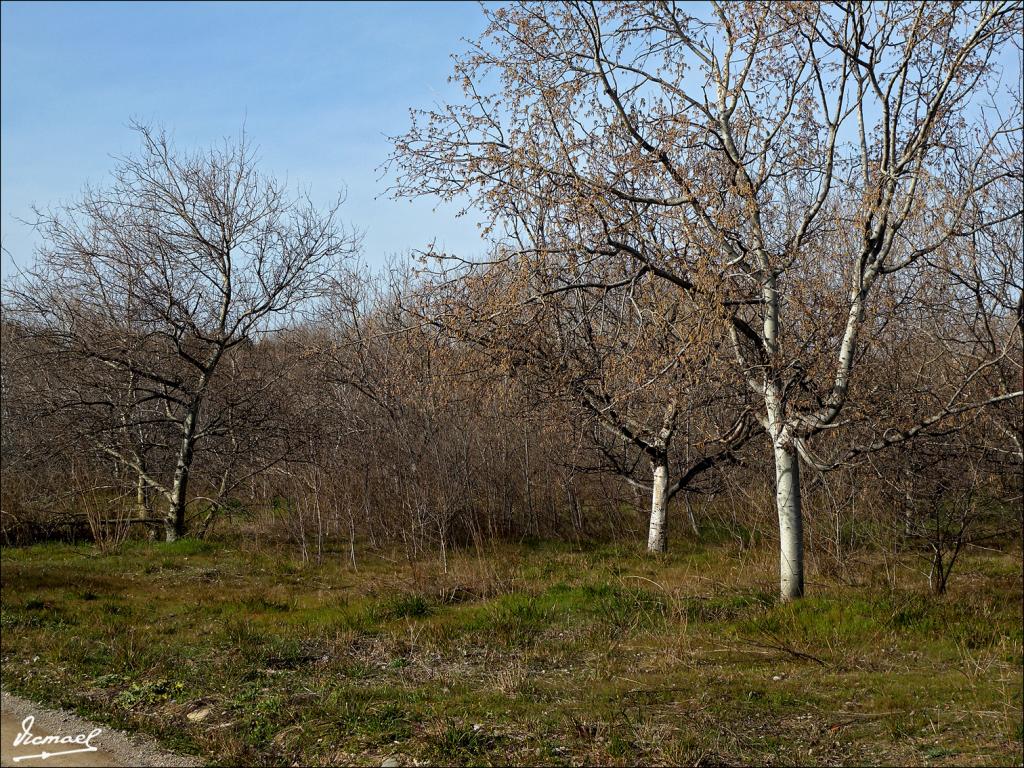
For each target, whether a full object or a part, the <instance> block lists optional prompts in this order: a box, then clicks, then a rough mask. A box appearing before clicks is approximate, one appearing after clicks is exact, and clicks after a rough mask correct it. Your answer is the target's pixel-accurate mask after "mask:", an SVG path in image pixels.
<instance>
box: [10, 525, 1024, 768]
mask: <svg viewBox="0 0 1024 768" xmlns="http://www.w3.org/2000/svg"><path fill="white" fill-rule="evenodd" d="M673 549H674V552H673V553H672V554H669V555H667V556H663V557H656V558H651V557H647V556H645V555H643V554H642V553H640V552H639V551H637V550H635V549H633V548H630V547H627V546H623V545H600V544H598V545H587V546H583V547H579V548H573V547H570V546H568V545H557V544H550V543H543V542H530V543H528V544H524V545H523V546H520V547H514V546H501V547H496V548H494V549H492V550H491V551H489V552H488V553H486V554H484V555H479V554H475V553H456V554H455V555H453V556H452V557H451V558H450V560H449V567H448V571H447V572H444V571H442V569H441V568H440V567H439V563H437V562H434V561H421V562H417V563H407V562H405V561H403V560H401V558H393V559H392V558H384V557H380V558H364V559H363V561H362V562H360V568H359V571H358V572H353V571H351V570H350V569H348V568H347V567H346V558H345V555H344V554H343V553H337V556H336V558H335V559H334V560H333V561H332V562H330V563H327V564H324V565H321V566H315V565H304V564H302V563H301V562H298V561H296V560H294V559H292V558H291V557H290V556H288V555H286V554H281V553H276V552H260V551H250V550H245V549H241V548H239V547H236V546H232V545H231V544H227V543H210V542H197V541H189V540H185V541H180V542H176V543H174V544H149V543H142V542H131V543H128V544H126V545H124V546H123V547H122V548H121V549H120V550H118V551H115V552H112V553H109V554H101V553H99V552H98V551H96V550H95V549H93V548H91V547H88V546H67V545H59V544H46V545H39V546H34V547H26V548H6V549H4V550H3V551H2V553H0V559H2V567H3V586H2V601H0V626H2V630H3V639H4V642H3V658H2V661H3V664H2V680H3V686H4V688H5V689H6V690H11V691H15V692H18V693H21V694H23V695H25V696H28V697H30V698H33V699H36V700H38V701H41V702H44V703H46V704H49V705H54V706H63V707H70V708H73V709H76V710H77V711H78V712H79V713H81V714H83V715H85V716H87V717H92V718H95V719H98V720H102V721H104V722H108V723H112V724H114V725H116V726H120V727H126V728H132V729H136V730H141V731H145V732H148V733H150V734H151V735H153V736H155V737H156V738H158V739H160V740H161V741H163V742H164V743H165V744H166V745H167V746H168V747H169V748H172V749H178V750H182V751H187V752H191V753H195V754H199V755H202V756H203V757H204V758H205V759H206V760H209V761H211V762H214V763H219V764H239V763H244V764H266V765H269V764H292V763H299V764H304V765H316V764H330V763H346V764H347V763H355V764H365V765H374V764H376V765H379V764H380V761H381V759H382V758H383V757H384V756H387V755H400V756H403V759H404V760H406V761H407V762H409V763H411V761H412V760H413V759H416V760H419V761H420V762H421V763H428V764H469V765H476V764H509V763H515V764H522V763H526V764H534V763H544V764H565V765H569V764H579V763H588V764H599V765H631V764H635V763H638V762H639V763H653V764H689V763H696V762H703V763H708V762H725V763H729V764H734V763H738V764H761V763H766V762H774V763H786V764H794V763H796V764H837V763H856V764H908V765H961V764H979V765H982V764H985V765H999V764H1019V763H1020V762H1021V757H1022V755H1021V749H1022V747H1021V739H1022V732H1021V726H1020V723H1021V716H1022V672H1021V665H1022V661H1024V658H1022V642H1024V641H1022V626H1021V622H1022V615H1021V614H1022V611H1021V599H1022V592H1021V555H1020V552H1016V551H1015V552H1012V553H1003V554H1000V553H991V552H990V553H969V554H967V555H966V556H965V557H964V559H963V561H962V563H960V564H958V570H957V573H955V574H954V576H953V580H952V582H951V584H950V593H949V594H948V595H946V596H945V597H942V598H936V597H933V596H932V595H930V594H929V593H928V592H927V590H926V588H925V586H926V585H925V583H924V577H923V576H922V575H920V574H915V573H914V572H913V570H912V568H913V566H914V565H915V563H914V561H913V560H912V559H911V558H910V557H909V556H908V558H907V560H906V561H905V563H903V565H902V566H901V573H905V574H907V575H906V576H905V577H904V584H903V585H902V586H901V588H900V589H899V590H891V589H889V588H888V587H887V586H883V582H882V581H879V580H878V579H877V578H876V574H877V570H878V569H876V568H875V564H874V563H872V561H871V558H870V555H868V554H865V555H864V556H863V557H862V560H863V563H862V565H861V566H860V569H859V570H854V571H853V572H848V573H846V574H845V575H844V582H843V583H839V582H835V581H832V580H830V579H829V578H828V576H827V575H825V574H823V573H820V572H818V571H817V570H816V569H815V568H814V567H813V563H812V567H811V568H810V571H809V573H808V582H809V584H810V587H809V596H808V597H807V598H805V599H804V600H802V601H799V602H797V603H793V604H780V603H778V602H777V601H775V599H774V598H773V596H772V591H771V590H772V584H773V582H774V564H773V557H772V552H771V551H770V549H769V548H768V547H767V545H765V546H762V547H755V548H754V549H749V548H744V549H742V550H740V549H738V548H737V547H735V546H734V544H733V543H732V542H730V541H728V540H726V539H724V538H723V539H722V540H721V541H718V540H715V541H712V542H711V543H700V542H693V541H679V542H674V546H673ZM889 566H890V568H891V567H892V566H893V564H892V563H891V562H890V563H889ZM903 566H907V567H903ZM852 584H856V586H852ZM200 709H209V710H210V713H209V714H208V715H207V716H206V717H204V718H203V719H201V720H199V721H197V722H193V721H190V720H189V719H188V718H187V717H186V716H187V715H188V714H189V713H191V712H195V711H197V710H200Z"/></svg>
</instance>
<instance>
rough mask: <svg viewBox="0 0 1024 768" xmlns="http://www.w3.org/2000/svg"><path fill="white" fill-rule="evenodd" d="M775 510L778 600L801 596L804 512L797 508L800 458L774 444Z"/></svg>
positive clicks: (793, 451) (786, 447)
mask: <svg viewBox="0 0 1024 768" xmlns="http://www.w3.org/2000/svg"><path fill="white" fill-rule="evenodd" d="M775 507H776V510H777V511H778V514H779V597H780V598H781V599H782V600H784V601H787V600H795V599H797V598H800V597H803V594H804V536H803V516H802V515H803V511H802V509H801V506H800V458H799V457H798V456H797V453H796V451H795V450H794V448H793V446H792V445H789V444H786V443H782V442H779V441H776V443H775Z"/></svg>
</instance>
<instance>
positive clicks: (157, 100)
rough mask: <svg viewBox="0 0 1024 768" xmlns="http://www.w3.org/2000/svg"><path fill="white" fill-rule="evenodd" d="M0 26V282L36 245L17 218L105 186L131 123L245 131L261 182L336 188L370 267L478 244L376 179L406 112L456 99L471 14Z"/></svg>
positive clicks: (251, 16)
mask: <svg viewBox="0 0 1024 768" xmlns="http://www.w3.org/2000/svg"><path fill="white" fill-rule="evenodd" d="M0 16H2V19H0V20H2V27H0V42H2V49H0V50H2V53H0V64H2V70H0V73H2V90H0V192H2V203H0V209H2V210H0V214H2V216H0V228H2V242H3V248H4V250H5V253H4V255H3V257H2V264H0V266H2V269H3V273H4V274H5V275H9V274H10V273H11V271H12V268H13V266H14V265H15V264H17V265H25V264H27V263H28V262H29V261H30V260H31V254H32V250H33V248H34V246H35V245H36V244H37V242H38V239H37V237H36V235H35V233H34V232H33V231H32V230H31V228H29V227H27V226H26V225H24V224H22V223H20V222H19V221H17V219H18V218H27V217H29V216H30V206H31V205H32V204H33V203H38V204H41V205H44V206H45V205H48V204H56V203H59V202H61V201H67V200H71V199H73V198H74V197H75V196H76V195H77V194H78V193H79V192H80V190H81V188H82V186H83V184H84V183H85V182H86V181H89V182H91V183H97V184H102V183H104V182H105V180H106V177H107V174H108V172H109V170H110V169H111V167H112V166H113V164H114V160H113V159H112V156H113V155H120V154H125V153H129V152H132V151H134V150H135V148H136V147H137V146H138V143H137V140H136V138H135V136H134V134H133V133H132V132H131V130H130V129H129V128H128V122H129V120H130V119H132V118H137V119H140V120H142V121H144V122H149V123H152V124H157V125H163V126H164V127H166V128H167V129H168V130H170V131H171V132H172V133H173V135H174V137H175V140H176V142H177V143H178V144H179V145H180V146H182V147H192V146H200V145H207V144H211V143H214V142H218V141H219V140H220V139H222V138H223V137H225V136H237V135H238V133H239V131H240V130H241V128H242V125H243V122H244V125H245V129H246V131H247V133H248V134H249V136H250V137H251V138H252V139H253V140H254V141H255V143H256V144H257V145H258V146H259V148H260V157H261V161H262V162H261V167H262V168H263V170H265V171H267V172H270V173H273V174H274V175H277V176H278V177H287V178H288V179H289V181H291V182H295V183H298V184H301V185H303V186H309V187H310V188H311V191H312V194H313V196H314V199H316V200H318V201H322V202H327V201H329V200H331V199H333V197H334V196H335V195H336V193H337V191H338V190H339V189H341V188H347V190H348V200H347V202H346V204H345V206H344V208H343V211H342V215H343V218H344V219H345V220H346V221H348V222H350V223H352V224H353V225H355V226H357V227H359V228H360V229H363V230H365V232H366V237H365V241H364V244H365V258H366V260H367V261H368V262H369V263H370V264H381V263H383V261H384V259H385V257H386V256H388V255H391V254H402V253H404V252H406V251H407V250H409V249H415V248H420V247H423V246H425V245H426V244H427V243H428V242H429V241H430V240H432V239H433V238H435V237H436V238H437V240H438V243H439V244H442V245H443V246H444V247H445V249H446V250H449V251H457V252H460V253H463V254H466V255H469V256H473V255H478V254H479V253H481V252H482V250H483V244H482V241H481V240H480V237H479V235H478V233H477V229H476V226H475V222H474V221H473V220H472V217H471V216H468V217H464V218H461V219H456V218H455V216H454V213H455V210H454V209H453V208H444V207H442V208H438V209H437V210H436V211H435V210H434V205H433V203H431V202H430V201H428V200H418V201H415V202H412V203H410V202H407V201H393V200H390V199H389V198H388V197H387V196H386V194H385V189H386V187H387V179H386V178H385V179H383V180H380V179H379V177H380V171H379V170H378V166H380V164H381V163H382V162H383V161H384V160H385V158H386V157H387V154H388V152H389V149H390V144H389V142H388V141H387V139H386V136H387V135H389V134H395V133H399V132H402V131H403V130H404V129H405V128H406V127H407V126H408V124H409V118H408V110H409V108H410V107H426V106H430V105H431V104H433V103H434V102H435V101H441V100H444V99H445V98H446V97H451V96H454V95H455V88H454V87H453V86H451V85H449V84H448V83H447V77H448V74H449V73H450V69H451V61H450V54H451V52H452V51H455V50H460V49H462V47H463V46H462V44H461V43H460V38H463V37H475V36H476V35H477V34H478V33H479V32H480V31H481V30H482V28H483V24H484V21H483V15H482V13H481V11H480V8H479V6H478V5H477V4H476V3H469V2H464V3H458V2H456V3H440V2H438V3H309V4H299V3H288V4H284V3H281V4H279V3H88V4H86V3H81V4H79V3H34V2H33V3H29V2H4V3H3V4H2V5H0ZM12 259H13V263H12Z"/></svg>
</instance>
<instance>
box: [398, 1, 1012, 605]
mask: <svg viewBox="0 0 1024 768" xmlns="http://www.w3.org/2000/svg"><path fill="white" fill-rule="evenodd" d="M485 12H486V13H487V15H488V18H489V21H490V24H489V27H488V29H487V30H486V31H485V33H484V35H483V36H482V37H481V39H480V40H478V41H476V42H475V43H474V44H473V45H472V47H471V48H470V50H469V52H468V53H467V54H465V55H464V56H461V57H459V58H457V60H456V65H455V67H456V68H455V74H454V79H455V80H456V81H457V82H459V83H460V84H461V85H462V86H463V91H464V94H465V101H464V102H463V103H459V104H448V105H443V106H441V107H439V108H437V109H435V110H433V111H430V112H425V113H420V114H419V116H418V119H417V120H416V122H415V124H414V126H413V128H412V129H411V130H410V131H409V132H408V133H407V134H406V135H405V136H402V137H399V138H398V139H396V143H395V147H396V148H395V153H394V155H393V158H392V159H393V162H394V163H395V167H397V169H398V174H399V175H398V181H397V184H396V192H397V193H398V194H399V195H423V194H431V195H440V196H442V197H445V198H448V199H455V198H462V197H463V196H466V195H468V196H469V198H470V200H471V201H472V203H473V204H474V205H476V206H477V207H478V208H479V209H480V210H481V211H482V212H483V214H484V215H485V216H486V220H487V222H488V224H489V229H488V231H489V232H491V233H492V234H493V235H494V236H495V237H496V238H502V239H505V240H506V242H509V243H510V245H511V246H512V247H514V246H515V245H516V244H517V242H518V241H519V240H522V239H523V238H520V237H519V234H520V230H519V229H518V223H517V222H519V221H521V220H522V219H523V218H524V217H527V216H529V217H533V218H534V219H535V220H539V221H540V222H541V223H540V224H539V225H537V226H535V227H534V228H533V230H532V233H528V237H526V238H525V240H526V242H525V243H524V245H523V246H521V247H520V252H521V253H523V254H524V255H526V256H528V257H530V258H533V259H536V260H545V259H550V258H551V257H552V255H553V254H558V255H560V256H564V254H567V253H577V254H580V258H594V257H598V256H602V255H603V256H607V257H612V256H615V257H620V256H628V257H629V258H631V259H632V260H633V261H634V262H635V264H636V267H637V268H638V269H639V268H643V269H646V270H649V271H650V273H651V274H652V275H654V276H656V277H657V278H659V279H661V280H664V281H666V282H667V283H668V284H670V285H672V286H674V287H675V288H676V289H677V290H679V291H681V292H684V293H686V294H688V295H689V296H691V297H692V299H693V300H694V301H700V302H703V303H704V304H705V305H706V306H707V307H708V308H709V309H710V310H713V311H715V312H717V313H718V315H719V317H720V320H721V323H722V326H723V328H724V331H725V333H726V334H727V335H728V337H729V340H730V344H731V349H732V355H733V358H734V362H735V371H736V375H737V377H738V379H739V380H741V381H742V382H743V383H744V386H746V387H747V389H748V391H749V393H750V396H751V397H752V398H755V399H756V401H758V402H759V406H758V407H759V410H760V411H761V414H762V415H761V417H760V420H761V423H762V425H763V427H764V430H765V433H766V434H767V436H768V438H769V440H770V447H771V451H772V456H773V460H774V464H775V486H776V493H775V496H776V512H777V515H778V524H779V532H780V592H781V595H782V597H783V599H791V598H796V597H799V596H801V595H802V594H803V591H804V575H803V574H804V568H803V510H802V506H801V494H800V454H801V452H803V451H804V450H805V447H806V444H807V442H808V441H809V440H810V439H811V438H813V437H814V436H815V435H819V434H821V433H824V432H827V431H829V430H832V429H835V428H836V427H837V425H839V424H840V423H841V420H840V418H839V417H840V414H841V413H842V411H843V409H844V406H845V405H846V402H847V399H848V395H849V392H850V388H851V382H852V381H853V380H854V378H855V371H856V369H857V365H858V360H859V359H861V357H862V355H863V352H864V350H865V349H866V348H867V347H869V346H870V343H871V334H870V329H871V328H872V326H873V325H874V324H875V323H876V322H879V321H881V322H884V321H885V320H886V307H885V306H884V305H882V304H880V303H879V302H877V301H875V300H874V295H875V294H876V293H877V291H878V289H879V288H880V286H882V285H884V284H885V283H887V282H889V281H893V280H895V279H896V278H897V276H902V278H901V279H906V280H915V279H922V280H923V279H927V276H928V274H929V270H928V269H927V267H928V258H927V257H928V256H929V255H931V254H934V253H936V252H937V251H938V250H940V249H942V248H944V247H946V246H949V245H951V244H953V243H955V242H959V241H961V240H963V239H964V238H968V237H971V236H972V235H974V234H975V233H978V232H981V231H984V230H985V229H986V228H988V227H990V226H993V225H995V224H997V223H998V220H999V219H1000V218H1001V217H1002V216H1004V215H1009V216H1010V217H1011V218H1013V217H1016V218H1017V219H1018V220H1019V216H1020V211H1019V208H1018V210H1016V211H1011V212H1010V213H1009V214H996V217H995V218H994V217H993V216H992V215H990V211H989V210H988V208H987V207H986V206H985V205H984V202H983V201H984V198H985V195H986V193H987V190H988V189H989V188H990V186H991V185H992V184H993V183H995V182H997V181H998V180H1000V179H1003V178H1006V177H1008V176H1009V177H1014V178H1020V163H1021V153H1020V118H1021V116H1020V108H1019V101H1016V102H1013V100H1012V99H1006V98H1004V96H1005V92H1006V90H1007V88H1008V85H1007V84H1008V83H1009V88H1010V89H1013V88H1016V87H1017V84H1018V83H1019V80H1020V72H1019V71H1018V62H1015V61H1013V60H1012V58H1011V57H1009V56H1007V55H1006V53H1007V50H1008V47H1009V46H1011V45H1012V43H1013V41H1014V40H1016V39H1018V38H1019V36H1020V34H1021V18H1022V14H1021V9H1020V7H1019V5H1017V4H1015V3H1012V2H980V3H971V4H959V3H931V2H927V3H926V2H916V3H897V4H886V5H880V4H863V5H849V4H797V3H742V4H740V3H736V4H719V3H712V4H711V6H710V8H709V10H708V11H707V13H704V11H703V10H702V9H698V8H696V7H694V6H689V5H686V4H679V3H674V2H649V3H629V4H596V3H564V4H550V3H536V4H534V3H526V4H520V5H516V6H513V7H508V6H501V7H496V8H492V9H490V8H489V9H485ZM1003 78H1005V80H1004V79H1003ZM1011 102H1012V103H1011ZM979 213H980V215H979ZM538 231H543V237H542V238H538V237H536V233H537V232H538ZM980 365H983V366H984V365H986V363H985V362H984V361H983V362H981V363H980ZM989 394H990V396H991V397H994V398H1006V397H1019V396H1020V392H1019V389H1018V388H1014V389H1013V390H1010V391H1005V392H992V393H989ZM953 408H955V406H950V408H946V409H944V411H943V413H948V411H949V410H951V409H953ZM943 413H940V414H937V415H936V416H937V417H939V418H941V417H942V415H943Z"/></svg>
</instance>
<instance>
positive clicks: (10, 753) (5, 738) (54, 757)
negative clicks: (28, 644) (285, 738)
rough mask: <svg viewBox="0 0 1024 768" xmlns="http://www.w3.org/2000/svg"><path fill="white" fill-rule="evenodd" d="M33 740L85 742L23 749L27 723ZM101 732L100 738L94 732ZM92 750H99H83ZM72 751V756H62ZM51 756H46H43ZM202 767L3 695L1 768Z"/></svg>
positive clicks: (131, 738)
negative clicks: (18, 740)
mask: <svg viewBox="0 0 1024 768" xmlns="http://www.w3.org/2000/svg"><path fill="white" fill-rule="evenodd" d="M29 717H31V718H32V720H31V721H30V722H29V723H28V724H29V729H30V731H31V735H32V737H34V738H40V737H43V738H45V737H47V736H51V737H57V738H58V739H59V738H65V737H69V740H73V739H74V738H75V737H79V739H80V741H86V739H88V737H89V735H90V734H93V736H92V738H91V739H88V742H87V745H86V744H82V743H77V744H76V743H64V744H60V743H52V741H51V743H47V744H42V743H41V742H40V743H37V744H36V745H32V744H21V745H20V746H17V747H15V746H14V741H15V739H16V738H17V737H18V736H19V734H21V733H22V732H23V731H24V725H25V723H26V720H27V718H29ZM96 730H99V733H95V731H96ZM88 747H95V749H94V750H89V751H82V750H85V749H87V748H88ZM71 750H78V751H72V752H71V753H70V754H59V753H60V752H66V751H71ZM44 754H45V755H46V756H45V757H43V755H44ZM34 765H35V766H39V765H41V766H48V767H49V768H63V767H64V766H90V767H92V766H198V765H202V763H201V762H200V761H199V760H197V759H196V758H194V757H185V756H183V755H175V754H172V753H170V752H165V751H163V750H162V749H160V748H159V747H158V746H157V745H156V744H155V743H154V742H153V741H152V740H150V739H147V738H145V737H143V736H137V735H131V734H127V733H125V732H123V731H118V730H115V729H113V728H110V727H108V726H101V725H97V724H96V723H91V722H89V721H88V720H83V719H82V718H80V717H77V716H75V715H73V714H71V713H70V712H62V711H59V710H52V709H44V708H43V707H40V706H38V705H37V704H34V703H33V702H31V701H28V700H26V699H22V698H21V697H19V696H14V695H12V694H9V693H6V692H4V693H2V694H0V766H3V768H8V767H9V768H16V767H17V768H20V766H34Z"/></svg>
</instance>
